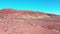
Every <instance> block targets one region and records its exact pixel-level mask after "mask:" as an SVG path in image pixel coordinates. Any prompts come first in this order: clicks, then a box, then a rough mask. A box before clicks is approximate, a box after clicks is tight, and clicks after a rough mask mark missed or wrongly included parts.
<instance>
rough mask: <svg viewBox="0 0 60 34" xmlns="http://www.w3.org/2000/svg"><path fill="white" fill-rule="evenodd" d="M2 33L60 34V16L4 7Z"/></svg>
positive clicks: (0, 22) (0, 26)
mask: <svg viewBox="0 0 60 34" xmlns="http://www.w3.org/2000/svg"><path fill="white" fill-rule="evenodd" d="M0 34H60V16H58V15H53V14H45V13H41V12H32V11H22V10H12V9H3V10H0Z"/></svg>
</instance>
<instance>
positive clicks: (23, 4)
mask: <svg viewBox="0 0 60 34" xmlns="http://www.w3.org/2000/svg"><path fill="white" fill-rule="evenodd" d="M5 8H10V9H16V10H32V11H39V12H45V13H51V14H58V15H60V0H0V10H1V9H5Z"/></svg>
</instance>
